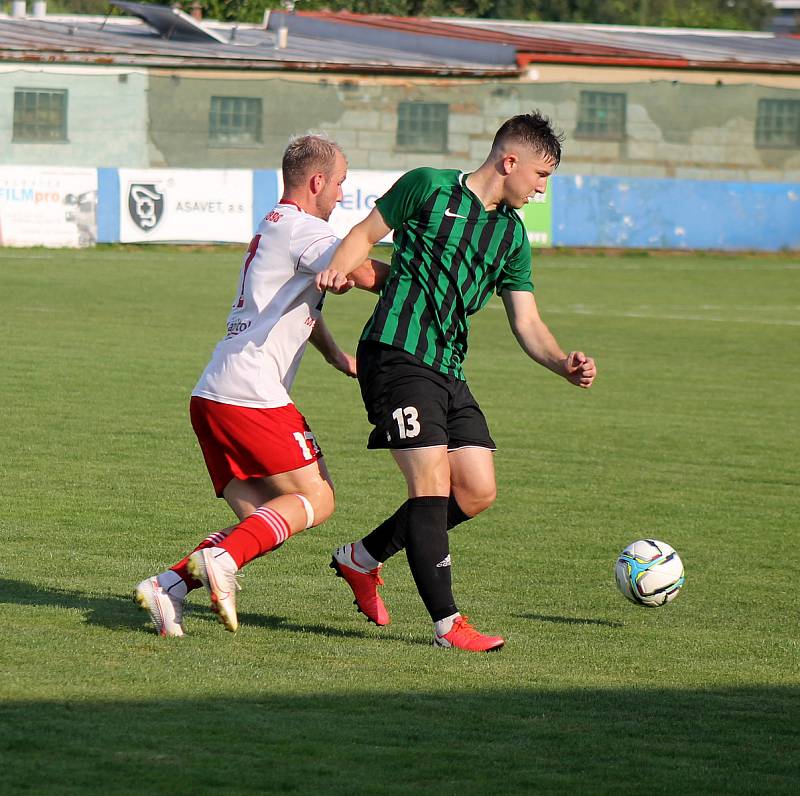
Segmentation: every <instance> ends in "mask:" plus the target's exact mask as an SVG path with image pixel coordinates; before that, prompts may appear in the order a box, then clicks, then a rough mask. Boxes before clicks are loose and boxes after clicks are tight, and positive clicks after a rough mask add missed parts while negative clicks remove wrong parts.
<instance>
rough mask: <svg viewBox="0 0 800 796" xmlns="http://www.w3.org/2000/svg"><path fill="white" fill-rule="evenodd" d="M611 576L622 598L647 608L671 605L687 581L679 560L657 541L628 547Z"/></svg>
mask: <svg viewBox="0 0 800 796" xmlns="http://www.w3.org/2000/svg"><path fill="white" fill-rule="evenodd" d="M614 575H615V576H616V579H617V586H618V588H619V590H620V591H621V592H622V593H623V595H625V597H627V598H628V599H629V600H630V601H631V602H632V603H636V604H637V605H643V606H645V607H646V608H658V606H659V605H666V604H667V603H669V602H672V601H673V600H674V599H675V598H676V597H677V596H678V592H679V591H680V590H681V587H682V586H683V584H684V581H685V580H686V578H685V577H684V574H683V562H682V561H681V559H680V556H679V555H678V554H677V553H676V552H675V550H674V549H673V548H672V547H670V546H669V545H668V544H667V543H666V542H659V541H658V539H640V540H639V541H638V542H632V543H631V544H629V545H628V546H627V547H626V548H625V549H624V550H623V551H622V552H621V553H620V554H619V558H618V559H617V563H616V565H615V566H614Z"/></svg>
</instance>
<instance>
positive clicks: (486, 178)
mask: <svg viewBox="0 0 800 796" xmlns="http://www.w3.org/2000/svg"><path fill="white" fill-rule="evenodd" d="M465 184H466V186H467V188H469V189H470V191H472V193H474V194H475V196H477V197H478V199H480V200H481V203H482V204H483V207H484V209H485V210H487V211H491V210H496V209H497V205H499V204H500V202H501V201H502V198H503V183H502V179H501V178H500V177H499V175H498V174H497V172H496V171H495V169H494V165H493V164H490V163H488V162H486V163H484V164H483V165H482V166H480V167H479V168H477V169H475V171H473V172H472V174H470V175H468V176H467V179H466V181H465Z"/></svg>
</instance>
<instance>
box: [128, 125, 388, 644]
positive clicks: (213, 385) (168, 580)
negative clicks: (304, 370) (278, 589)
mask: <svg viewBox="0 0 800 796" xmlns="http://www.w3.org/2000/svg"><path fill="white" fill-rule="evenodd" d="M282 171H283V180H284V195H283V198H282V199H281V200H280V202H278V204H277V205H276V206H275V208H274V209H273V210H272V211H271V212H270V213H268V214H267V216H266V217H265V218H264V219H263V221H262V222H261V224H260V226H259V228H258V231H257V234H256V235H255V237H254V238H253V240H252V241H251V242H250V246H249V248H248V250H247V254H246V256H245V259H244V264H243V266H242V270H241V273H240V276H239V281H238V284H237V288H236V293H235V296H234V301H233V308H232V310H231V312H230V315H229V316H228V323H227V330H226V334H225V336H224V337H223V339H222V340H221V341H220V343H219V344H218V345H217V347H216V349H215V350H214V353H213V355H212V357H211V361H210V362H209V363H208V366H207V367H206V369H205V370H204V371H203V374H202V375H201V376H200V380H199V381H198V383H197V385H196V386H195V388H194V390H193V391H192V398H191V403H190V413H191V420H192V426H193V428H194V430H195V433H196V434H197V439H198V441H199V442H200V447H201V449H202V451H203V457H204V458H205V461H206V465H207V467H208V472H209V475H210V476H211V481H212V483H213V485H214V490H215V492H216V494H217V496H218V497H223V498H225V500H226V501H227V503H228V505H229V506H230V507H231V509H233V512H234V513H235V514H236V516H237V518H238V524H237V525H235V526H232V527H230V528H225V529H223V530H221V531H217V532H216V533H213V534H211V535H210V536H208V537H207V538H206V539H204V540H203V541H202V542H201V543H200V544H199V545H198V546H197V547H196V548H195V549H194V551H192V552H191V553H190V554H189V555H188V556H186V557H185V558H183V559H182V560H181V561H179V562H178V563H177V564H175V565H174V566H172V567H170V568H169V569H168V570H167V571H166V572H162V573H161V574H159V575H157V576H154V577H151V578H147V579H145V580H143V581H142V582H141V583H139V584H138V586H137V587H136V590H135V594H134V597H135V600H136V602H137V603H138V604H139V605H140V606H141V607H142V608H144V609H146V610H147V611H149V613H150V616H151V618H152V620H153V624H154V625H155V628H156V631H157V632H158V633H159V634H160V635H162V636H182V635H183V634H184V628H183V621H182V620H183V602H184V599H185V597H186V595H187V593H188V592H189V591H191V590H192V589H195V588H199V587H200V586H201V585H203V586H205V587H206V589H207V590H208V592H209V594H210V597H211V605H212V608H213V609H214V611H215V612H216V613H217V615H218V617H219V620H220V621H221V622H222V623H223V624H224V625H225V628H226V629H227V630H230V631H235V630H236V628H237V627H238V618H237V615H236V591H237V589H238V588H239V587H238V583H237V581H236V577H235V576H236V573H237V571H238V570H240V569H241V568H242V567H243V566H244V565H245V564H247V563H248V562H249V561H252V560H253V559H254V558H258V557H259V556H262V555H264V554H265V553H268V552H269V551H271V550H274V549H275V548H276V547H279V546H280V545H281V544H283V543H284V542H285V541H286V540H287V539H288V538H289V537H290V536H292V535H293V534H295V533H298V532H300V531H303V530H305V529H306V528H310V527H312V526H314V525H319V524H320V523H322V522H324V521H325V520H326V519H327V518H328V517H329V516H330V515H331V513H332V512H333V508H334V496H333V485H332V483H331V479H330V476H329V474H328V471H327V468H326V466H325V463H324V460H323V459H322V452H321V451H320V449H319V447H318V446H317V442H316V440H315V438H314V435H313V434H312V433H311V430H310V429H309V427H308V424H307V423H306V421H305V418H304V417H303V415H302V414H300V412H299V411H298V410H297V408H296V407H295V405H294V403H292V400H291V398H290V397H289V391H290V389H291V386H292V382H293V380H294V377H295V374H296V372H297V368H298V366H299V364H300V359H301V358H302V355H303V352H304V350H305V347H306V342H307V341H309V340H310V341H311V343H312V345H314V346H315V347H316V348H317V349H318V350H319V351H320V352H321V353H322V355H323V356H324V357H325V359H326V360H327V361H328V362H329V363H330V364H331V365H333V367H335V368H336V369H337V370H340V371H341V372H342V373H344V374H346V375H347V376H355V374H356V370H355V367H356V366H355V360H354V358H353V357H352V356H350V355H349V354H346V353H344V352H343V351H342V350H341V349H340V348H339V347H338V346H337V345H336V343H335V341H334V339H333V337H332V336H331V334H330V332H329V331H328V329H327V328H326V326H325V324H324V322H323V320H322V317H321V310H322V297H323V294H321V293H320V292H319V290H318V289H317V288H316V285H315V277H316V275H317V274H318V273H319V272H320V271H323V270H325V269H326V268H327V267H328V264H329V262H330V259H331V257H332V256H333V253H334V251H335V250H336V248H337V246H338V244H339V239H338V238H337V237H336V235H335V234H334V232H333V230H332V229H331V227H330V226H329V225H328V223H327V222H328V219H329V218H330V215H331V212H332V211H333V209H334V207H335V206H336V204H337V202H340V201H341V199H342V183H343V182H344V180H345V176H346V174H347V162H346V160H345V158H344V155H343V153H342V151H341V149H340V148H339V147H338V145H336V144H334V143H333V142H332V141H329V140H328V139H326V138H323V137H320V136H310V135H309V136H304V137H302V138H298V139H296V140H294V141H293V142H292V143H291V144H290V145H289V146H288V148H287V149H286V152H285V153H284V156H283V163H282ZM383 267H384V266H383V265H382V264H380V265H379V264H377V263H375V264H373V263H372V262H371V261H367V262H366V263H364V268H363V269H362V270H361V278H360V279H359V277H358V276H356V279H355V282H356V284H357V285H358V286H360V287H364V288H368V289H369V288H370V287H372V286H374V285H372V284H371V283H373V282H374V277H375V273H376V271H375V269H377V268H383Z"/></svg>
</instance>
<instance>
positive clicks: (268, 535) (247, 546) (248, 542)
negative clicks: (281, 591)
mask: <svg viewBox="0 0 800 796" xmlns="http://www.w3.org/2000/svg"><path fill="white" fill-rule="evenodd" d="M291 535H292V529H291V527H290V525H289V523H288V522H286V520H285V519H284V518H283V517H282V516H281V515H280V514H278V512H277V511H275V510H274V509H271V508H269V506H262V507H261V508H260V509H257V510H256V511H255V513H253V514H251V515H250V516H249V517H248V518H247V519H246V520H244V521H243V522H240V523H239V524H238V525H237V526H236V527H235V528H234V529H233V530H232V531H231V533H230V535H229V536H228V538H227V539H225V541H224V542H223V543H222V544H221V545H218V547H222V548H224V549H225V550H226V551H227V552H228V553H230V555H231V558H233V560H234V561H235V562H236V566H237V567H238V568H239V569H241V568H242V567H243V566H244V565H245V564H246V563H247V562H248V561H252V560H253V559H254V558H258V557H259V556H263V555H264V554H265V553H269V551H270V550H274V549H275V548H276V547H279V546H280V545H282V544H283V543H284V542H285V541H286V540H287V539H288V538H289V537H290V536H291Z"/></svg>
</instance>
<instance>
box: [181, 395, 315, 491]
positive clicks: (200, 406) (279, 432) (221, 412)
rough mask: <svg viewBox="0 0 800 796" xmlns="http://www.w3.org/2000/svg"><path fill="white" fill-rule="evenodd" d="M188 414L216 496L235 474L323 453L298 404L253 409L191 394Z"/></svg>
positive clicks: (265, 470) (271, 469) (274, 468)
mask: <svg viewBox="0 0 800 796" xmlns="http://www.w3.org/2000/svg"><path fill="white" fill-rule="evenodd" d="M189 414H190V416H191V419H192V428H193V429H194V433H195V434H197V440H198V442H199V443H200V449H201V450H202V451H203V458H204V459H205V460H206V467H208V474H209V475H210V476H211V482H212V483H213V484H214V491H215V492H216V493H217V497H222V492H223V490H224V489H225V487H226V486H227V485H228V484H229V483H230V482H231V481H232V480H233V479H234V478H238V479H239V480H242V481H245V480H247V479H248V478H264V477H265V476H268V475H277V474H278V473H286V472H289V471H290V470H297V469H299V468H300V467H305V466H306V465H307V464H311V463H312V462H315V461H317V459H319V458H320V457H321V456H322V451H321V450H320V449H319V446H318V445H317V441H316V439H315V438H314V435H313V434H312V433H311V429H310V428H309V427H308V423H306V419H305V418H304V417H303V415H301V414H300V412H299V411H298V410H297V407H296V406H295V405H294V404H288V405H287V406H279V407H277V408H275V409H251V408H249V407H245V406H231V405H230V404H222V403H218V402H217V401H209V400H207V399H206V398H198V397H197V396H194V395H193V396H192V400H191V402H190V404H189Z"/></svg>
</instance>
